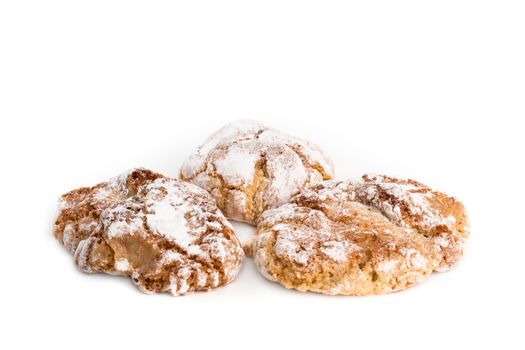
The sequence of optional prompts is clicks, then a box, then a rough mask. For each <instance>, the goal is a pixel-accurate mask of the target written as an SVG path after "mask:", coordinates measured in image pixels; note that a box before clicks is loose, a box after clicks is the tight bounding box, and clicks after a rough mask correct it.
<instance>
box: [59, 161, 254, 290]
mask: <svg viewBox="0 0 525 350" xmlns="http://www.w3.org/2000/svg"><path fill="white" fill-rule="evenodd" d="M59 209H60V212H59V215H58V218H57V220H56V222H55V226H54V232H53V233H54V236H55V237H56V238H57V240H58V241H59V242H60V243H62V244H63V245H64V246H65V247H66V249H67V250H68V251H69V252H70V253H72V254H73V255H74V259H75V263H76V265H77V266H78V268H79V269H80V270H81V271H84V272H105V273H109V274H116V275H124V276H129V277H130V278H131V279H132V280H133V282H134V283H135V284H136V285H137V286H138V287H139V289H140V290H141V291H143V292H149V293H153V292H170V293H171V294H173V295H184V294H188V293H191V292H193V291H200V290H209V289H212V288H215V287H218V286H221V285H224V284H227V283H229V282H231V281H232V280H233V279H234V278H235V277H236V276H237V273H238V271H239V268H240V265H241V263H242V260H243V258H244V253H243V251H242V247H241V244H240V242H239V240H238V238H237V237H236V236H235V233H234V230H233V227H232V226H231V224H230V223H229V222H228V221H227V220H226V218H225V217H224V216H223V215H222V213H221V212H220V210H219V209H218V208H217V206H216V204H215V201H214V200H213V198H211V196H210V195H209V194H208V193H207V192H206V191H204V190H202V189H201V188H199V187H197V186H195V185H192V184H190V183H186V182H183V181H180V180H176V179H171V178H167V177H165V176H163V175H160V174H158V173H155V172H152V171H150V170H147V169H133V170H131V171H129V172H126V173H124V174H122V175H120V176H118V177H115V178H113V179H111V180H110V181H107V182H103V183H100V184H98V185H96V186H93V187H84V188H79V189H76V190H73V191H71V192H69V193H67V194H65V195H63V196H62V197H61V198H60V204H59Z"/></svg>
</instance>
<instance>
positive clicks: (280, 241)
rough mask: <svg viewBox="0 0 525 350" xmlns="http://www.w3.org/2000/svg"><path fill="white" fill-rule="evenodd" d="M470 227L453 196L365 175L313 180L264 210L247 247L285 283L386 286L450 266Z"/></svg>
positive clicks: (359, 289)
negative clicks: (359, 177)
mask: <svg viewBox="0 0 525 350" xmlns="http://www.w3.org/2000/svg"><path fill="white" fill-rule="evenodd" d="M468 235H469V231H468V219H467V215H466V213H465V209H464V207H463V205H462V204H461V203H460V202H459V201H458V200H456V199H455V198H452V197H449V196H447V195H445V194H443V193H440V192H436V191H433V190H431V189H430V188H429V187H427V186H425V185H423V184H421V183H418V182H416V181H412V180H401V179H396V178H392V177H387V176H372V175H364V176H363V177H362V179H360V180H354V181H333V180H332V181H325V182H322V183H320V184H316V185H312V186H310V187H308V188H307V189H305V190H304V191H303V192H301V193H300V194H298V195H296V196H294V197H293V198H292V199H291V201H290V203H288V204H285V205H282V206H280V207H278V208H275V209H272V210H268V211H266V212H264V214H263V215H262V216H261V218H260V222H259V224H258V226H257V233H256V235H255V236H254V237H253V239H252V240H251V241H250V243H248V244H247V246H246V251H247V252H248V253H249V254H251V255H253V258H254V262H255V264H256V266H257V269H258V270H259V271H260V272H261V273H262V274H263V275H264V276H265V277H266V278H268V279H269V280H272V281H277V282H279V283H281V284H283V285H284V286H285V287H287V288H294V289H297V290H300V291H313V292H319V293H324V294H342V295H369V294H384V293H390V292H395V291H399V290H402V289H405V288H407V287H410V286H412V285H415V284H417V283H419V282H420V281H422V280H423V279H424V278H425V277H427V276H428V275H429V274H430V273H432V271H435V270H437V271H444V270H447V269H450V268H451V267H452V266H454V265H455V264H456V263H457V262H458V260H459V259H460V257H461V256H462V252H463V244H464V242H465V240H466V239H467V237H468Z"/></svg>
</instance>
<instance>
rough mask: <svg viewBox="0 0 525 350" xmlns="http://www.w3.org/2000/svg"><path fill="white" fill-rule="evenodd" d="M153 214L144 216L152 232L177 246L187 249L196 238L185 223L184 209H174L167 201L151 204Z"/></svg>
mask: <svg viewBox="0 0 525 350" xmlns="http://www.w3.org/2000/svg"><path fill="white" fill-rule="evenodd" d="M150 210H152V211H153V214H148V215H146V223H147V225H148V227H149V228H150V230H151V231H152V232H155V233H157V234H159V235H161V236H163V237H164V238H167V239H169V240H171V241H174V242H175V243H176V244H177V245H178V246H180V247H182V248H187V247H188V246H190V244H192V243H193V241H195V239H196V238H197V237H196V236H194V235H193V234H192V233H191V232H190V231H189V230H188V226H187V223H186V218H185V216H184V215H185V213H186V212H188V210H187V208H185V207H180V206H178V207H175V206H173V205H172V204H171V203H170V201H169V200H163V201H160V202H154V203H152V206H151V207H150Z"/></svg>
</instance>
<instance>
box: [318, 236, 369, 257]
mask: <svg viewBox="0 0 525 350" xmlns="http://www.w3.org/2000/svg"><path fill="white" fill-rule="evenodd" d="M359 249H361V248H360V247H359V246H357V245H355V244H353V243H351V242H348V241H327V242H323V243H321V248H320V249H319V250H320V251H321V252H322V253H323V254H325V255H326V256H328V257H329V258H331V259H333V260H335V261H337V262H344V261H346V260H347V259H348V254H350V253H352V252H353V251H356V250H359Z"/></svg>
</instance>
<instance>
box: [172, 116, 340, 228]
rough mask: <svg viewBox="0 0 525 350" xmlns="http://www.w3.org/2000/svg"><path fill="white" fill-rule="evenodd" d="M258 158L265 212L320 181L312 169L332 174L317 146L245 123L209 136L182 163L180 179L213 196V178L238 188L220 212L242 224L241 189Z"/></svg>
mask: <svg viewBox="0 0 525 350" xmlns="http://www.w3.org/2000/svg"><path fill="white" fill-rule="evenodd" d="M262 159H264V160H265V162H263V163H261V164H264V167H265V169H264V170H265V177H266V178H267V179H268V180H269V181H268V186H266V187H264V189H263V190H261V191H263V193H262V194H263V196H262V200H263V203H264V206H265V207H266V208H271V207H276V206H279V205H281V204H283V203H285V202H287V201H288V200H289V198H290V196H292V195H294V194H295V193H297V192H298V191H299V190H300V189H301V188H302V187H303V186H304V185H305V184H307V183H314V182H319V181H322V179H323V178H322V175H321V174H320V173H319V172H318V171H317V170H316V169H315V168H317V166H318V165H320V166H321V167H322V168H323V171H324V173H326V174H328V175H329V176H333V164H332V162H331V160H330V158H329V157H328V156H326V155H325V154H324V153H323V151H322V150H321V149H320V148H319V147H317V146H315V145H313V144H311V143H309V142H308V141H305V140H302V139H299V138H296V137H293V136H288V135H285V134H282V133H281V132H279V131H277V130H274V129H270V128H267V127H265V126H263V125H262V124H260V123H258V122H255V121H250V120H240V121H237V122H233V123H231V124H228V125H226V126H224V127H223V128H222V129H220V130H219V131H217V132H216V133H214V134H213V135H212V136H210V137H209V138H208V140H206V141H205V142H204V144H203V145H201V146H200V147H199V148H198V149H197V151H196V152H195V153H194V154H193V155H191V156H190V157H189V158H188V159H187V160H186V161H185V162H184V164H183V165H182V167H181V175H182V177H183V178H185V179H188V180H189V181H191V182H193V183H195V184H196V185H198V186H201V187H203V188H205V189H206V190H208V191H210V192H211V193H212V195H214V196H215V197H217V196H218V195H219V194H217V193H214V191H213V189H216V188H217V186H218V184H217V181H218V180H217V175H218V176H219V177H220V178H221V179H222V180H223V181H224V182H225V183H226V185H228V186H231V187H235V188H236V189H238V190H240V191H239V193H238V194H237V195H234V197H233V198H229V199H228V201H227V202H228V203H227V208H226V210H225V211H226V213H227V215H230V213H231V215H230V218H234V219H239V220H243V219H244V217H243V215H245V214H244V213H245V210H246V202H247V200H246V193H244V190H245V189H246V188H247V187H248V186H251V185H253V179H254V175H255V169H256V168H257V163H258V162H259V161H261V160H262ZM229 192H230V194H231V193H232V192H233V189H230V191H229ZM222 209H225V208H222Z"/></svg>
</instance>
